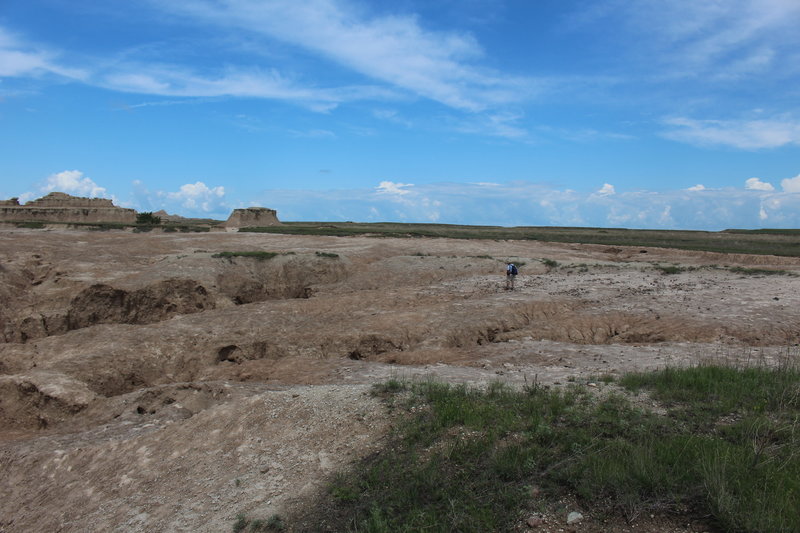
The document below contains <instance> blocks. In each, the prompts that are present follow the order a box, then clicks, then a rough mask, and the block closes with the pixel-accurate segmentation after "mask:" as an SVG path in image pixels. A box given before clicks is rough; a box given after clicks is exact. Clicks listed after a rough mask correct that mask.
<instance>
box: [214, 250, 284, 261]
mask: <svg viewBox="0 0 800 533" xmlns="http://www.w3.org/2000/svg"><path fill="white" fill-rule="evenodd" d="M277 255H279V254H278V253H277V252H219V253H216V254H212V256H211V257H214V258H222V259H232V258H234V257H251V258H253V259H258V260H260V261H266V260H268V259H272V258H273V257H276V256H277Z"/></svg>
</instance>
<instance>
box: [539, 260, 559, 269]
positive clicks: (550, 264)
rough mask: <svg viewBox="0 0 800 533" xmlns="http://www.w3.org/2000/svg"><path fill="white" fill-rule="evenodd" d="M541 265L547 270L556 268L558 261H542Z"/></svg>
mask: <svg viewBox="0 0 800 533" xmlns="http://www.w3.org/2000/svg"><path fill="white" fill-rule="evenodd" d="M542 264H543V265H544V266H546V267H547V268H549V269H553V268H558V261H554V260H553V259H547V258H544V259H542Z"/></svg>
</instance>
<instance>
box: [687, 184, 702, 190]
mask: <svg viewBox="0 0 800 533" xmlns="http://www.w3.org/2000/svg"><path fill="white" fill-rule="evenodd" d="M686 190H687V191H704V190H706V186H705V185H703V184H702V183H698V184H697V185H695V186H693V187H689V188H688V189H686Z"/></svg>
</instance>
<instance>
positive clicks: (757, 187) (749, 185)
mask: <svg viewBox="0 0 800 533" xmlns="http://www.w3.org/2000/svg"><path fill="white" fill-rule="evenodd" d="M744 188H745V189H748V190H751V191H774V190H775V187H773V186H772V184H771V183H768V182H766V181H761V180H760V179H759V178H749V179H748V180H747V181H745V182H744Z"/></svg>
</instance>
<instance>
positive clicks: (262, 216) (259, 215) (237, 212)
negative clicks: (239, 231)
mask: <svg viewBox="0 0 800 533" xmlns="http://www.w3.org/2000/svg"><path fill="white" fill-rule="evenodd" d="M280 223H281V222H280V221H279V220H278V212H277V211H275V210H274V209H267V208H266V207H248V208H247V209H234V210H233V213H231V216H229V217H228V220H227V221H226V222H225V227H228V228H252V227H260V226H277V225H279V224H280Z"/></svg>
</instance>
